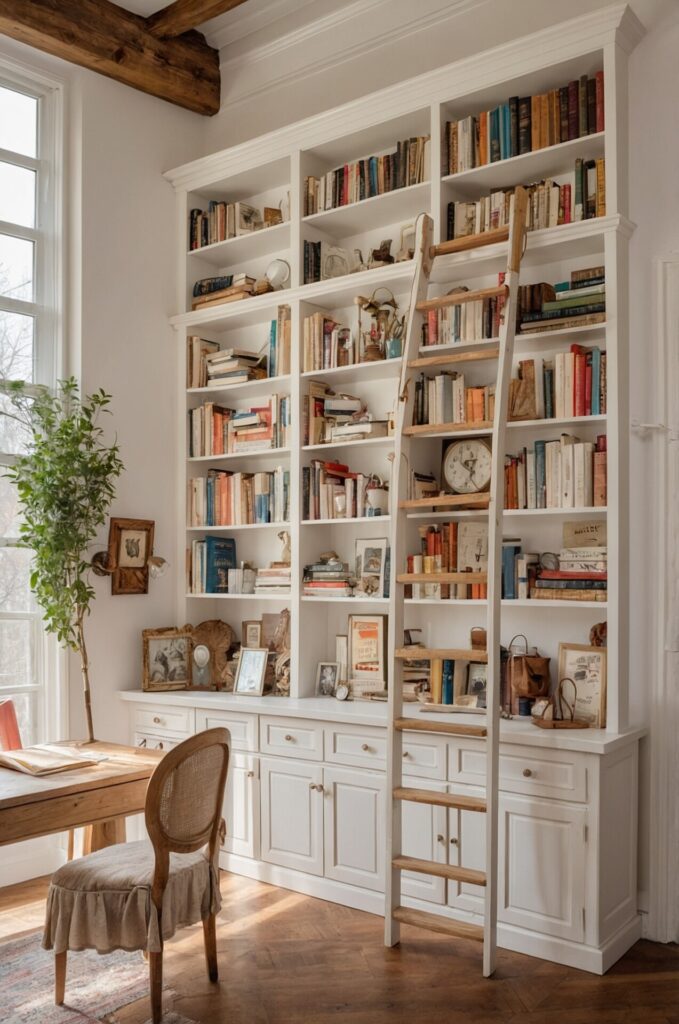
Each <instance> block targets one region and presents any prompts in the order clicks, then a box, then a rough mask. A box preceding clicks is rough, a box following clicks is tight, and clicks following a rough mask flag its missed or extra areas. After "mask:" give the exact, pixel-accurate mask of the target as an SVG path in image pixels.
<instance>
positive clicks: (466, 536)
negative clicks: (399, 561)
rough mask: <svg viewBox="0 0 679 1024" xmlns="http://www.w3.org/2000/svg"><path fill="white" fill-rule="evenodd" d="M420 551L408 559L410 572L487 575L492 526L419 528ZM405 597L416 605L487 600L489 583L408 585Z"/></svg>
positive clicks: (450, 523) (458, 524)
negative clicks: (422, 601) (449, 601)
mask: <svg viewBox="0 0 679 1024" xmlns="http://www.w3.org/2000/svg"><path fill="white" fill-rule="evenodd" d="M419 535H420V550H419V551H417V552H414V553H413V554H412V555H408V556H407V562H406V572H409V573H437V572H487V570H488V525H487V524H486V523H475V522H470V523H467V522H460V523H458V522H445V523H436V524H434V525H431V526H421V527H420V528H419ZM404 596H405V597H406V598H412V599H413V600H414V601H419V600H424V599H430V600H431V599H433V600H441V601H445V600H448V599H457V600H470V599H471V600H483V599H485V598H486V597H487V596H488V587H487V584H486V583H471V584H470V583H407V584H406V586H405V588H404Z"/></svg>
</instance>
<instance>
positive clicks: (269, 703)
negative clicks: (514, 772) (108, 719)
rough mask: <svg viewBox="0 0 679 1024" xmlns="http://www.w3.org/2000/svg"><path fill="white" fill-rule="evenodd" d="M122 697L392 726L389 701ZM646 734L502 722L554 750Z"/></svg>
mask: <svg viewBox="0 0 679 1024" xmlns="http://www.w3.org/2000/svg"><path fill="white" fill-rule="evenodd" d="M120 697H121V699H122V700H124V701H131V702H139V703H148V704H157V703H159V702H160V703H162V704H165V705H171V706H174V707H186V706H187V705H188V706H189V707H200V708H211V709H213V710H214V709H221V710H224V711H226V710H228V711H238V712H250V713H255V714H260V715H262V714H266V715H279V716H284V717H292V718H313V719H315V720H317V721H320V722H342V723H345V724H351V725H368V726H375V727H376V728H386V726H387V705H386V703H385V702H383V701H338V700H335V699H334V698H333V697H305V698H303V699H292V698H290V697H241V696H235V695H234V694H232V693H218V692H216V691H208V690H206V691H204V692H200V691H198V690H187V691H182V690H172V691H167V692H161V693H146V692H144V691H142V690H122V691H120ZM420 707H421V705H420V704H404V716H405V717H406V718H418V719H422V718H425V717H426V718H428V719H430V720H431V721H436V722H451V723H452V722H454V723H456V724H464V725H482V724H483V722H484V720H485V719H484V716H483V715H470V714H460V713H458V714H449V715H448V714H440V713H436V712H435V713H433V714H431V713H430V714H428V715H426V714H425V713H423V712H421V711H420ZM645 732H646V730H645V729H643V728H633V729H629V730H627V732H624V733H614V732H607V731H606V730H605V729H577V730H570V729H539V728H537V726H535V725H533V723H532V722H531V721H530V720H529V719H527V718H513V719H511V720H507V719H502V720H501V722H500V738H501V742H502V743H521V744H525V745H530V746H531V747H547V748H550V749H552V750H579V751H581V752H583V753H587V754H610V753H611V752H612V751H613V750H616V749H617V748H619V747H622V746H626V745H627V744H628V743H634V742H637V741H638V740H639V739H641V737H642V736H644V735H645ZM475 742H482V741H481V740H479V741H475Z"/></svg>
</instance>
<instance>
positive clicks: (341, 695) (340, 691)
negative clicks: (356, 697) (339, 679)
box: [335, 683, 349, 700]
mask: <svg viewBox="0 0 679 1024" xmlns="http://www.w3.org/2000/svg"><path fill="white" fill-rule="evenodd" d="M335 696H336V697H337V700H346V699H347V697H348V696H349V687H348V686H347V684H346V683H340V684H339V686H338V687H337V689H336V690H335Z"/></svg>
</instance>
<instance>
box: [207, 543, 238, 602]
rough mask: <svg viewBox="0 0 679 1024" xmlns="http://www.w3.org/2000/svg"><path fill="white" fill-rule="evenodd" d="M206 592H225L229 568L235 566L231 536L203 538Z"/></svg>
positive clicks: (227, 585) (233, 545)
mask: <svg viewBox="0 0 679 1024" xmlns="http://www.w3.org/2000/svg"><path fill="white" fill-rule="evenodd" d="M205 564H206V580H205V592H206V593H207V594H227V593H228V591H229V569H235V568H236V541H235V540H234V539H233V537H206V538H205Z"/></svg>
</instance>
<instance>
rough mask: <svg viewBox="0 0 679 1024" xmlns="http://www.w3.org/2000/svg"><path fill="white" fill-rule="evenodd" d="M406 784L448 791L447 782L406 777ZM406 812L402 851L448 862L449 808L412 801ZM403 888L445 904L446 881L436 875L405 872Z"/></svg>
mask: <svg viewBox="0 0 679 1024" xmlns="http://www.w3.org/2000/svg"><path fill="white" fill-rule="evenodd" d="M403 785H404V786H413V787H414V788H415V789H433V790H435V791H436V792H437V793H445V792H446V786H445V785H444V784H443V783H437V782H429V781H428V780H427V779H419V778H418V779H408V778H407V777H406V776H404V777H403ZM401 815H402V823H403V824H402V837H403V838H402V844H401V845H402V850H401V852H402V853H403V854H404V855H405V856H406V857H419V858H420V860H435V861H436V862H437V863H439V864H445V863H446V858H447V856H448V854H447V847H448V825H447V821H446V809H445V807H434V806H433V805H432V804H416V803H414V802H413V801H412V800H403V801H402V803H401ZM401 891H402V892H403V895H404V896H412V897H414V898H415V899H418V900H427V901H428V902H429V903H445V901H446V880H445V878H435V877H433V876H432V875H421V874H420V873H419V872H417V873H416V872H415V871H404V872H402V874H401Z"/></svg>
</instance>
